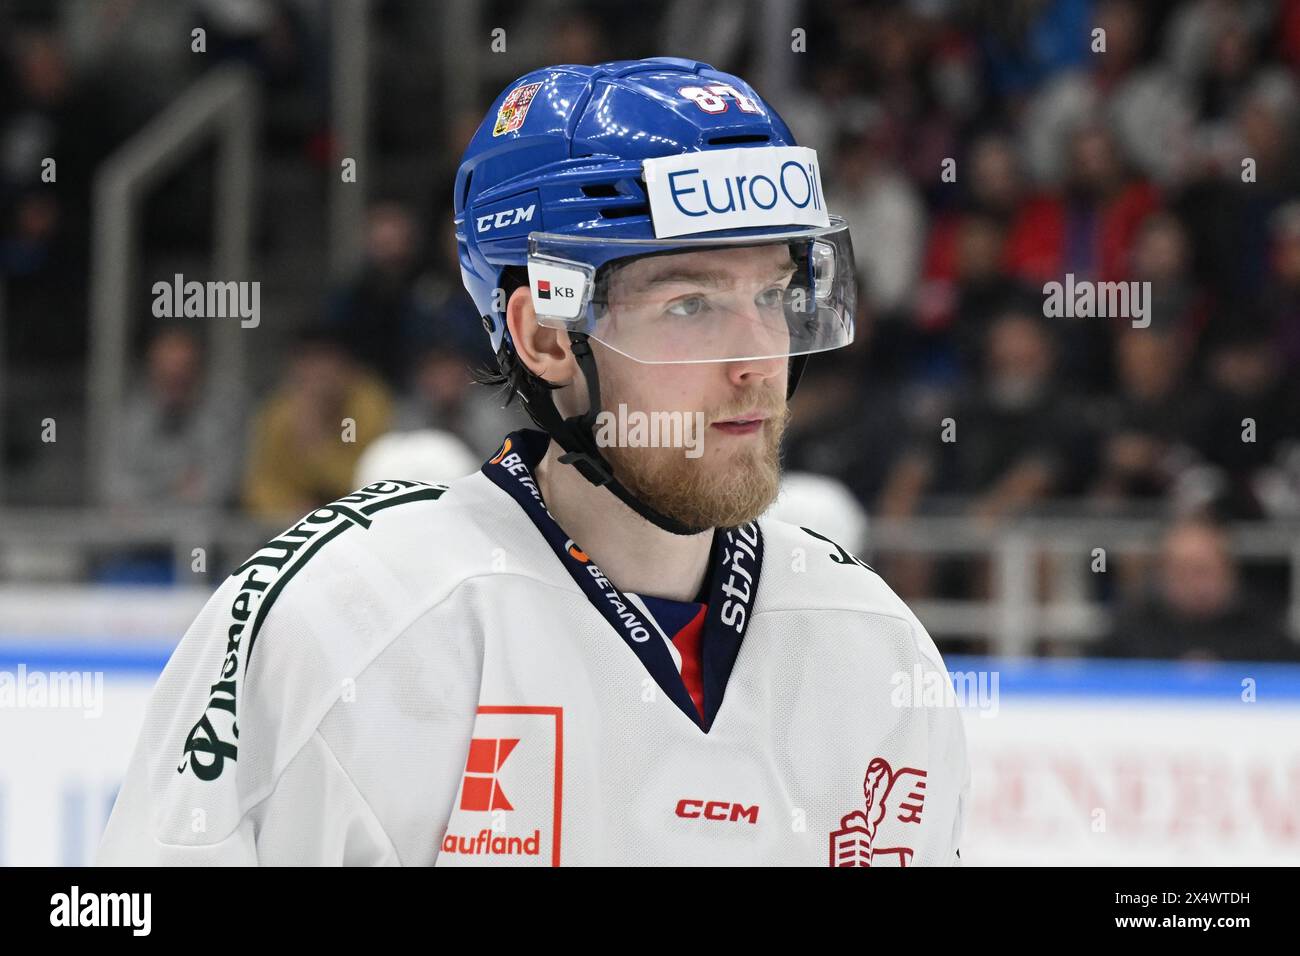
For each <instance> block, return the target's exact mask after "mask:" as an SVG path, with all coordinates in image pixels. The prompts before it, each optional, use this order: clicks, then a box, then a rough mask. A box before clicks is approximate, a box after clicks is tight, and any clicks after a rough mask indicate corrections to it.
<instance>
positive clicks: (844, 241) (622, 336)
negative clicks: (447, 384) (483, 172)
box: [528, 216, 857, 364]
mask: <svg viewBox="0 0 1300 956" xmlns="http://www.w3.org/2000/svg"><path fill="white" fill-rule="evenodd" d="M611 246H615V247H616V249H617V254H616V257H615V258H614V259H612V260H608V261H604V264H602V265H600V266H599V267H597V266H596V265H594V264H593V263H595V262H601V261H603V260H607V259H608V256H609V249H610V247H611ZM624 248H625V249H626V252H624ZM598 257H599V258H598ZM528 275H529V283H530V285H531V287H532V296H533V307H534V309H535V311H536V313H537V321H538V323H539V324H541V325H544V326H548V327H551V328H557V329H567V330H569V331H571V332H581V333H585V334H586V335H589V336H590V337H591V338H593V339H596V340H597V341H598V342H600V343H602V344H603V345H605V346H607V347H608V348H611V349H613V350H614V351H616V352H620V353H622V354H623V355H626V356H627V357H628V358H631V359H634V360H636V361H638V362H644V363H649V364H684V363H692V362H726V361H735V360H739V359H762V358H779V357H783V356H790V355H804V354H807V353H810V352H823V351H826V350H828V349H835V348H839V347H841V346H844V345H848V344H849V343H850V342H852V341H853V316H854V309H855V306H856V295H857V290H856V285H855V281H854V268H853V246H852V243H851V242H850V239H849V227H848V223H846V222H845V221H844V220H843V219H840V218H838V217H835V216H831V217H830V225H829V226H818V227H809V228H806V229H799V230H791V231H786V232H780V233H776V232H773V233H771V234H768V235H762V236H745V237H742V238H736V239H722V238H716V237H714V238H707V237H704V238H694V239H682V238H673V239H644V240H643V239H616V240H610V239H592V238H586V237H575V236H561V235H554V234H551V233H538V232H535V233H532V234H531V235H530V236H529V243H528Z"/></svg>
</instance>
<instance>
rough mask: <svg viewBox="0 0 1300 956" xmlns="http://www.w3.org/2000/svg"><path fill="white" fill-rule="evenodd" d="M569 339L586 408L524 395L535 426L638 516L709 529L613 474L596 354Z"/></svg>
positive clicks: (795, 372) (799, 368) (659, 523)
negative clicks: (658, 505) (601, 423)
mask: <svg viewBox="0 0 1300 956" xmlns="http://www.w3.org/2000/svg"><path fill="white" fill-rule="evenodd" d="M569 341H570V343H571V344H572V346H573V356H574V358H576V359H577V360H578V367H579V368H580V369H582V374H583V377H584V378H585V379H586V380H587V411H586V412H584V413H583V414H581V415H573V416H571V417H569V418H564V417H563V416H561V415H560V411H559V409H557V408H556V407H555V402H554V401H553V400H552V398H551V395H550V392H549V391H543V392H541V393H540V394H539V395H538V396H537V397H536V398H535V399H534V400H532V401H529V399H528V398H527V397H526V396H525V397H524V402H525V404H526V405H527V408H528V414H529V416H531V417H532V419H533V421H534V422H536V423H537V425H538V427H540V428H541V429H543V430H544V431H546V432H547V433H548V434H549V435H550V436H551V438H553V439H554V440H555V442H556V443H557V444H558V445H559V446H560V447H561V448H563V449H564V451H565V454H564V455H562V456H560V462H561V463H562V464H565V465H572V466H573V467H574V468H576V469H577V470H578V473H579V474H580V475H582V477H584V478H586V479H587V480H588V481H589V482H591V483H592V484H593V485H595V486H597V487H605V488H608V489H609V491H610V492H611V493H612V494H613V495H614V496H615V497H616V498H618V500H619V501H621V502H623V503H624V504H625V505H627V506H628V507H629V508H631V509H632V510H633V511H635V512H636V513H637V514H639V515H640V516H641V517H643V518H645V519H646V520H647V521H649V522H650V523H651V524H653V525H654V526H655V527H657V528H662V529H663V530H664V531H667V532H669V533H671V534H680V535H691V534H700V533H702V532H704V531H709V530H711V529H709V528H697V527H694V526H692V525H688V524H685V523H684V522H681V521H678V520H677V519H676V518H673V517H671V516H669V515H666V514H663V513H661V512H659V511H656V510H655V509H654V508H652V507H651V506H650V505H648V504H646V502H644V501H642V500H641V499H640V498H638V497H636V495H634V494H632V492H631V491H629V490H628V489H627V488H626V487H624V486H623V484H622V482H620V481H619V480H618V479H617V478H615V477H614V469H613V468H612V467H611V466H610V464H609V462H607V461H606V460H605V457H604V456H603V455H602V454H601V453H600V449H599V447H598V446H597V445H596V439H595V434H594V431H593V429H594V426H595V424H596V416H597V415H598V414H599V413H600V407H601V405H600V377H599V375H598V374H597V372H596V357H595V356H594V355H593V354H592V352H591V345H590V343H589V342H588V339H587V336H586V335H585V334H583V333H580V332H570V333H569ZM807 361H808V356H807V355H795V356H792V357H791V360H790V375H789V382H788V385H787V389H786V398H787V400H788V399H789V398H791V397H792V396H793V395H794V390H795V389H796V388H797V387H798V385H799V379H800V378H801V377H802V376H803V369H804V365H806V364H807Z"/></svg>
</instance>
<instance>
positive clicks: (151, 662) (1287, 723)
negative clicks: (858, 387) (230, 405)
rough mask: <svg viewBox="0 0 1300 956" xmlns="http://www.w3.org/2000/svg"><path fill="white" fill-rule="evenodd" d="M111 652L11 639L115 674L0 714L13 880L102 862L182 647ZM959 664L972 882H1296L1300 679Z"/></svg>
mask: <svg viewBox="0 0 1300 956" xmlns="http://www.w3.org/2000/svg"><path fill="white" fill-rule="evenodd" d="M102 637H103V636H102V635H87V636H85V637H84V638H82V639H81V640H77V639H76V637H75V636H68V635H66V634H65V635H62V636H61V637H60V639H58V640H57V641H53V642H34V641H33V639H32V635H31V634H30V633H28V634H25V635H23V636H22V637H21V638H15V637H14V636H12V635H4V634H0V672H5V671H7V672H10V673H13V672H14V671H15V668H16V667H17V664H18V663H19V662H22V663H24V665H25V666H26V667H28V668H29V669H31V668H38V667H39V668H44V669H50V670H54V669H65V670H73V669H77V670H80V669H81V668H82V667H83V666H84V667H85V668H87V669H90V670H92V671H98V672H100V673H102V674H103V685H102V687H103V701H102V708H101V709H102V713H100V714H99V715H98V716H85V715H84V714H83V712H82V711H81V710H77V709H70V708H69V709H48V708H44V709H31V708H25V709H24V708H14V707H0V865H81V864H86V863H89V862H91V861H92V860H93V857H94V852H95V848H96V845H97V843H98V840H99V836H100V834H101V833H102V831H103V827H104V824H105V822H106V821H107V819H108V813H109V810H110V807H111V801H112V798H113V796H114V794H115V792H116V788H117V786H118V785H119V783H120V779H121V775H122V772H123V770H124V769H125V767H126V764H127V762H128V760H129V759H130V756H131V752H132V749H133V748H134V746H135V739H136V736H137V734H138V733H139V729H140V726H141V724H142V723H143V719H144V711H145V705H146V703H147V702H148V698H149V694H150V692H151V690H152V688H153V685H154V683H155V681H156V679H157V675H158V673H159V672H160V670H161V668H162V665H163V663H164V662H165V660H166V657H167V654H168V647H169V645H168V644H166V643H162V642H160V640H159V638H158V636H157V635H149V636H148V637H146V638H144V639H142V640H140V641H136V642H131V641H127V640H124V639H123V638H122V637H121V636H120V635H114V637H113V640H112V642H111V644H106V643H105V642H104V641H103V639H102ZM947 664H948V667H949V670H952V671H967V672H969V671H974V670H980V669H984V670H985V672H986V673H990V674H994V673H996V674H997V675H998V676H999V677H1000V678H1001V680H1000V685H999V693H998V695H997V698H996V705H997V706H996V709H995V712H993V711H989V713H992V716H983V715H982V714H981V712H980V711H978V710H968V711H966V713H965V717H966V727H967V736H968V740H969V745H970V753H971V758H972V785H973V797H972V806H971V809H970V815H969V818H968V821H967V829H966V839H965V840H964V841H963V845H962V858H963V860H964V861H965V862H966V863H967V865H971V866H981V865H985V866H997V865H1016V864H1034V865H1061V866H1078V865H1085V866H1086V865H1121V866H1122V865H1129V864H1170V865H1184V864H1204V865H1218V864H1243V865H1292V866H1295V865H1300V667H1278V666H1273V667H1271V668H1270V667H1265V666H1262V665H1241V664H1234V665H1221V666H1219V667H1218V668H1217V669H1215V668H1208V669H1207V668H1205V667H1202V668H1200V669H1199V670H1198V671H1196V672H1195V673H1196V674H1199V675H1200V676H1199V677H1197V678H1196V679H1193V680H1191V681H1190V682H1189V681H1188V680H1187V679H1185V678H1184V677H1180V676H1178V675H1180V674H1185V673H1186V669H1178V668H1176V667H1174V666H1173V665H1167V664H1164V665H1155V664H1144V665H1136V666H1135V665H1132V664H1114V663H1108V662H1096V663H1087V664H1066V665H1060V664H1057V665H1050V664H1036V663H1028V664H1014V665H1005V664H998V663H994V662H990V661H984V660H980V659H974V658H971V659H958V658H956V657H950V658H948V660H947ZM989 668H993V670H991V671H990V670H989ZM1062 673H1065V674H1066V675H1067V678H1066V679H1065V680H1061V679H1060V675H1061V674H1062ZM1246 673H1249V674H1252V675H1257V676H1258V685H1259V699H1260V702H1259V703H1243V702H1242V701H1241V699H1240V689H1239V685H1240V681H1241V677H1242V674H1246ZM1045 675H1046V676H1045ZM1206 675H1208V677H1207V676H1206ZM177 756H178V759H179V753H178V754H177ZM1098 810H1102V811H1104V817H1102V816H1099V815H1097V814H1096V811H1098Z"/></svg>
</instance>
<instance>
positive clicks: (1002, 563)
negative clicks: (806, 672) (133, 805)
mask: <svg viewBox="0 0 1300 956" xmlns="http://www.w3.org/2000/svg"><path fill="white" fill-rule="evenodd" d="M284 526H285V523H284V522H279V523H276V522H266V521H261V520H253V519H250V518H248V517H246V516H242V515H231V514H225V513H221V512H201V511H165V510H157V509H152V510H148V511H140V512H136V511H133V510H127V511H112V512H109V511H102V510H96V511H89V510H87V511H69V510H65V509H7V510H0V558H4V557H5V555H6V554H9V555H10V556H12V554H13V553H16V552H18V551H21V550H22V549H33V550H36V551H40V552H43V553H50V552H52V551H60V550H62V551H63V552H65V553H67V554H71V555H81V556H83V559H82V560H80V561H72V562H70V563H69V566H70V567H72V568H74V569H75V568H77V567H84V566H87V565H88V564H89V561H88V560H85V558H84V556H85V555H87V554H90V553H93V552H96V551H100V552H113V551H126V550H129V549H136V548H144V547H152V548H157V549H166V550H167V551H169V552H170V554H171V561H172V564H173V566H174V568H175V578H176V580H177V581H178V582H186V583H202V584H206V585H208V586H211V587H214V586H215V585H216V584H217V583H219V581H220V580H221V578H222V577H224V576H225V574H227V573H228V572H229V571H230V570H231V568H233V567H234V566H235V564H237V563H238V562H239V561H240V560H242V559H243V558H244V557H245V556H247V555H248V554H249V553H251V552H252V551H253V550H255V549H256V548H257V547H258V545H260V544H261V543H262V542H263V541H265V540H267V539H269V538H271V537H273V536H274V535H275V534H276V533H278V532H279V531H281V530H283V528H284ZM1166 527H1167V525H1166V524H1165V523H1164V522H1161V521H1158V520H1154V519H1135V520H1120V519H1099V518H1041V519H1039V518H1030V519H1020V520H1017V521H1014V522H1008V523H1005V524H1003V525H1000V526H997V527H981V526H979V525H976V524H973V523H972V522H970V521H969V520H967V519H965V518H958V517H919V518H912V519H907V520H901V521H894V520H879V521H877V522H875V523H873V524H872V526H871V531H870V537H871V554H869V555H864V557H865V558H867V559H868V560H874V559H875V556H876V555H880V554H882V553H900V552H901V553H912V554H926V555H930V556H933V557H970V558H984V559H986V560H988V561H989V562H990V563H991V566H992V568H993V574H992V575H991V580H992V589H991V592H990V597H989V598H988V599H987V600H939V599H925V600H918V601H914V602H912V603H911V606H912V608H913V610H914V611H915V612H916V614H917V616H918V617H920V619H921V621H922V622H923V623H924V624H925V626H926V628H927V629H928V630H929V631H930V633H931V634H932V635H933V636H934V637H935V638H937V639H942V638H950V637H956V636H962V637H969V636H972V635H974V636H983V637H986V638H987V639H988V641H989V646H990V648H991V650H992V651H993V652H994V653H997V654H1000V655H1004V656H1020V655H1024V654H1026V653H1030V652H1031V651H1032V649H1033V646H1034V643H1035V641H1037V640H1038V639H1040V638H1042V639H1045V640H1047V641H1056V642H1067V643H1072V644H1078V643H1086V642H1088V641H1091V640H1094V639H1096V638H1098V637H1100V636H1102V635H1103V634H1104V633H1105V632H1106V629H1107V625H1108V623H1109V611H1108V609H1107V608H1106V606H1105V605H1104V604H1103V603H1102V602H1101V601H1099V600H1098V599H1097V598H1096V597H1095V596H1093V593H1094V590H1095V589H1094V588H1093V587H1092V584H1093V583H1094V582H1093V580H1092V579H1093V573H1092V571H1091V561H1092V550H1093V549H1094V548H1105V549H1106V551H1107V557H1108V559H1109V562H1110V563H1111V564H1113V563H1114V562H1115V560H1116V558H1118V557H1120V556H1123V555H1147V556H1149V555H1152V554H1154V553H1156V551H1157V549H1158V548H1159V541H1160V537H1161V534H1162V533H1163V531H1164V530H1165V528H1166ZM1227 530H1228V535H1229V540H1230V543H1231V547H1232V551H1233V554H1234V555H1235V556H1236V558H1237V559H1238V560H1242V559H1244V560H1271V561H1276V562H1278V563H1279V564H1286V565H1287V566H1288V567H1289V569H1290V595H1289V605H1288V612H1289V623H1290V625H1291V630H1292V634H1293V636H1300V526H1297V525H1296V524H1295V523H1270V524H1256V523H1240V524H1234V525H1229V526H1228V529H1227ZM195 548H203V549H205V552H206V553H207V554H208V555H216V554H221V555H225V561H226V562H229V566H222V565H219V564H217V563H216V562H215V561H213V560H211V559H209V560H208V561H207V564H206V568H205V571H204V572H203V573H195V572H194V571H193V570H192V562H193V556H194V549H195ZM1042 556H1048V557H1051V558H1052V559H1053V562H1052V567H1053V576H1054V577H1053V582H1052V586H1051V587H1050V588H1049V589H1048V590H1049V591H1050V593H1051V597H1050V598H1048V599H1047V600H1042V601H1040V600H1039V598H1038V597H1037V594H1036V588H1035V586H1034V582H1035V581H1036V579H1037V565H1038V560H1039V558H1040V557H1042ZM12 563H13V562H12V561H11V562H10V564H11V565H12ZM8 576H9V577H13V575H12V574H11V575H8Z"/></svg>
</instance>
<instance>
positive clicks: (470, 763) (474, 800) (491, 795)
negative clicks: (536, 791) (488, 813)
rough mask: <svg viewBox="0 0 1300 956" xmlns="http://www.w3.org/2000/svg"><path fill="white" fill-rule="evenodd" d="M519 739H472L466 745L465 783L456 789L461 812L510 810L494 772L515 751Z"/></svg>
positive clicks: (508, 802) (511, 808)
mask: <svg viewBox="0 0 1300 956" xmlns="http://www.w3.org/2000/svg"><path fill="white" fill-rule="evenodd" d="M517 743H519V738H518V737H515V738H514V739H513V740H503V739H498V738H482V737H475V738H474V739H473V740H471V741H470V742H469V759H468V760H467V761H465V779H464V781H463V782H462V784H461V788H460V808H461V809H462V810H513V809H514V807H512V806H511V805H510V801H509V800H507V799H506V795H505V794H504V793H502V792H501V785H500V784H499V783H498V782H497V771H498V770H500V769H501V765H502V764H503V763H505V762H506V758H507V757H509V756H510V751H512V750H514V749H515V744H517Z"/></svg>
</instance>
